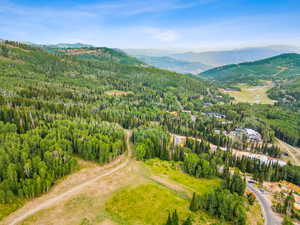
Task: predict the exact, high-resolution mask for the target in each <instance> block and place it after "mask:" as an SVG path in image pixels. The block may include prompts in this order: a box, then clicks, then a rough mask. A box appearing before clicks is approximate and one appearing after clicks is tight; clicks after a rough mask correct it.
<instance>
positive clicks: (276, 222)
mask: <svg viewBox="0 0 300 225" xmlns="http://www.w3.org/2000/svg"><path fill="white" fill-rule="evenodd" d="M247 188H248V189H249V190H250V191H251V192H253V193H254V194H255V196H256V198H257V200H258V201H259V203H260V205H261V208H262V211H263V215H264V218H265V225H280V224H281V223H282V218H281V217H279V216H277V215H276V214H275V213H274V212H273V211H272V208H271V203H270V202H269V201H268V200H267V198H266V197H265V196H264V194H263V193H261V191H260V190H259V189H258V188H256V187H254V186H253V185H252V184H249V183H248V184H247Z"/></svg>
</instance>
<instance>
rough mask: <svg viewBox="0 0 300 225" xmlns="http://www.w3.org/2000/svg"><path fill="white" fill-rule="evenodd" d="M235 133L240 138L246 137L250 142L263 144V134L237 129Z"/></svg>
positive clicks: (246, 129) (251, 130)
mask: <svg viewBox="0 0 300 225" xmlns="http://www.w3.org/2000/svg"><path fill="white" fill-rule="evenodd" d="M235 133H236V134H237V136H239V137H240V138H243V137H246V138H247V140H248V141H253V142H261V141H262V137H261V134H260V133H258V132H257V131H255V130H253V129H250V128H236V129H235Z"/></svg>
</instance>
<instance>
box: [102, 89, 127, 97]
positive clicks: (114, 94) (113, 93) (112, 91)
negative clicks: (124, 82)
mask: <svg viewBox="0 0 300 225" xmlns="http://www.w3.org/2000/svg"><path fill="white" fill-rule="evenodd" d="M105 94H106V95H110V96H122V95H129V94H131V95H133V92H132V91H118V90H111V91H106V92H105Z"/></svg>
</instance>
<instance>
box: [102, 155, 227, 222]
mask: <svg viewBox="0 0 300 225" xmlns="http://www.w3.org/2000/svg"><path fill="white" fill-rule="evenodd" d="M142 165H144V166H145V167H146V168H147V169H148V172H149V174H148V175H149V176H150V177H151V176H152V175H155V176H162V177H164V178H166V179H167V180H170V181H172V182H173V183H174V184H177V185H181V186H182V187H183V188H184V189H185V190H186V192H187V193H193V192H194V191H196V192H198V193H199V194H201V193H202V194H204V193H207V192H209V191H212V190H214V189H215V188H217V187H218V186H220V183H221V180H220V179H219V178H214V179H198V178H194V177H191V176H189V175H187V174H185V173H183V172H181V170H180V165H179V164H178V163H176V162H169V161H162V160H159V159H150V160H147V161H146V162H145V163H142ZM148 175H147V176H148ZM189 204H190V200H189V199H188V198H187V197H186V196H183V195H182V193H181V192H178V191H176V190H174V189H170V188H169V187H166V186H164V185H162V184H159V183H156V182H153V181H151V180H149V182H148V183H146V184H142V185H139V186H135V187H132V186H129V187H126V188H124V189H121V190H120V191H118V192H117V193H115V194H114V196H113V197H112V198H111V199H110V200H109V201H108V202H107V203H106V212H107V214H108V215H110V217H111V220H112V221H114V222H116V223H118V224H125V225H126V224H137V225H144V224H145V225H146V224H147V225H148V224H149V225H150V224H153V225H154V224H155V225H157V224H163V223H165V222H166V219H167V217H168V213H169V212H173V211H174V210H175V209H176V210H177V212H178V215H179V218H180V220H184V219H186V218H187V217H188V216H189V215H191V216H192V218H193V220H194V223H193V224H195V225H196V224H199V225H200V224H201V225H206V224H218V225H221V224H226V223H221V222H220V221H219V220H217V219H215V218H212V217H210V216H208V215H207V214H206V213H205V212H197V213H192V212H191V211H190V210H189Z"/></svg>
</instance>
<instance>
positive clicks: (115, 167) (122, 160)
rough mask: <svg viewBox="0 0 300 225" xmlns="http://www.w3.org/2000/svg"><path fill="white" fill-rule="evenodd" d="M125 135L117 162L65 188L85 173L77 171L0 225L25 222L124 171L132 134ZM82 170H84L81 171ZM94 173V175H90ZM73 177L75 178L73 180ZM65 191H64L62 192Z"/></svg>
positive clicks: (96, 169)
mask: <svg viewBox="0 0 300 225" xmlns="http://www.w3.org/2000/svg"><path fill="white" fill-rule="evenodd" d="M125 133H126V145H127V149H128V152H127V155H126V156H125V155H123V156H121V157H119V158H118V159H117V160H115V161H113V162H111V163H109V164H107V165H105V166H103V167H99V166H95V168H93V169H92V170H90V169H88V170H90V171H89V172H90V175H87V178H86V179H85V180H84V181H83V182H80V181H79V182H80V183H78V180H77V184H76V185H74V186H73V185H72V187H71V188H67V186H70V183H72V182H75V181H76V179H77V178H79V177H80V174H81V173H83V172H85V171H83V172H81V171H79V172H78V173H77V174H75V175H74V176H72V175H70V177H68V178H67V179H66V180H64V181H62V183H61V184H58V185H57V186H56V187H54V188H53V190H51V191H50V192H49V193H47V194H45V195H43V196H41V197H39V198H36V199H33V200H31V201H29V202H28V203H26V204H25V205H24V206H23V207H22V208H20V209H19V210H17V211H15V212H14V213H12V214H11V215H9V216H8V217H6V218H5V219H4V220H3V221H1V222H0V224H1V225H16V224H19V223H20V222H22V221H23V220H25V219H26V218H28V217H30V216H32V215H34V214H35V213H37V212H38V211H40V210H43V209H46V208H49V207H51V206H53V205H55V204H57V203H58V202H60V201H63V200H66V199H69V198H70V197H72V196H74V195H75V194H78V193H79V192H80V191H81V190H82V189H84V188H86V187H88V186H90V185H92V184H94V183H96V182H97V181H99V180H100V179H102V178H105V177H107V176H110V175H113V174H114V173H116V172H118V171H120V170H122V169H124V168H126V167H127V165H128V164H129V162H130V160H131V155H132V147H131V144H130V141H129V140H130V137H131V135H132V132H131V131H129V130H125ZM83 170H84V169H83ZM91 173H96V175H95V174H94V175H93V174H91ZM74 177H75V178H74ZM64 189H65V190H64Z"/></svg>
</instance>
